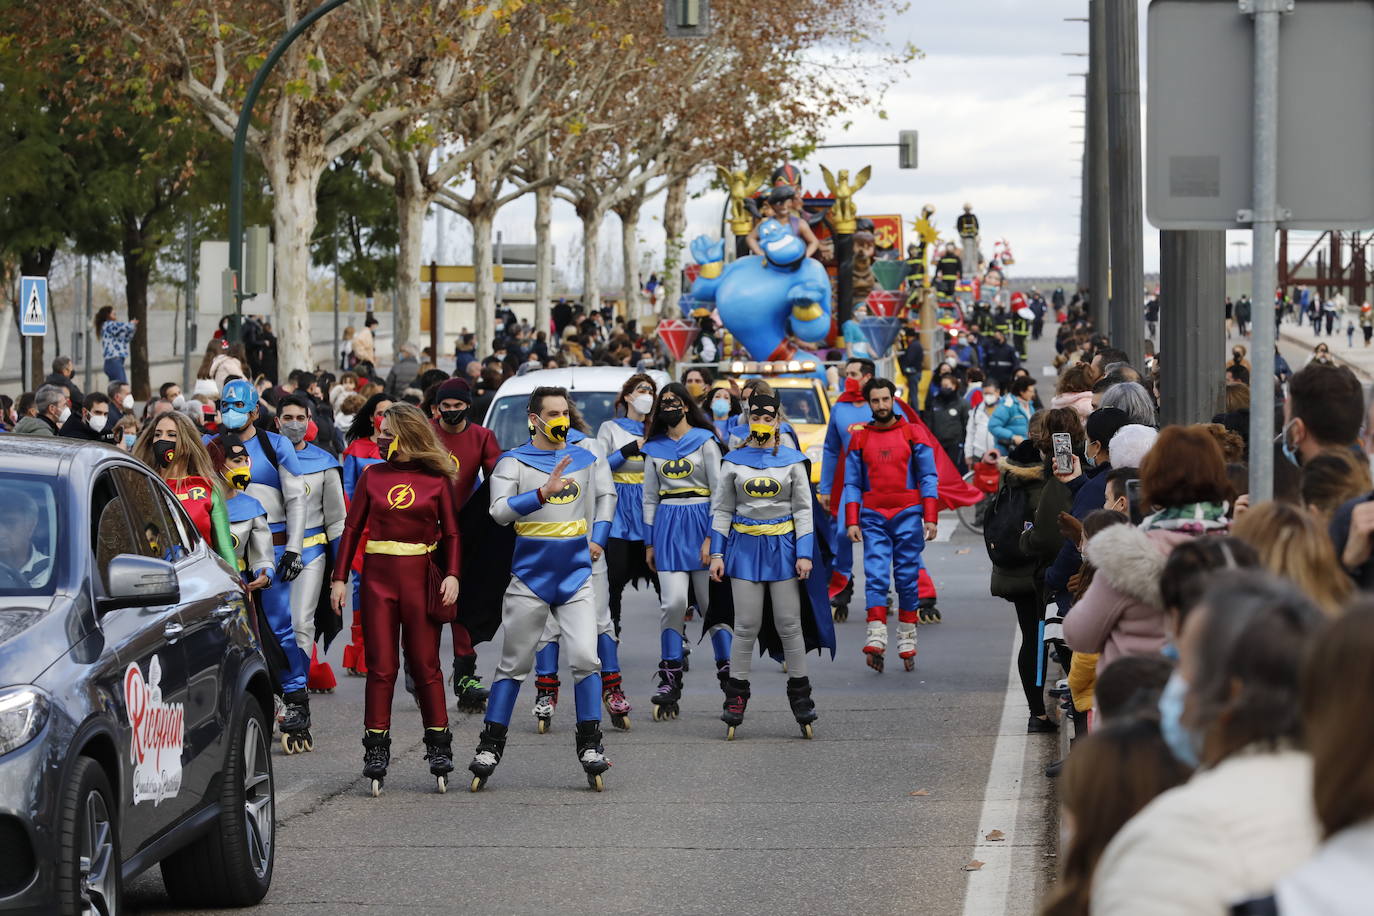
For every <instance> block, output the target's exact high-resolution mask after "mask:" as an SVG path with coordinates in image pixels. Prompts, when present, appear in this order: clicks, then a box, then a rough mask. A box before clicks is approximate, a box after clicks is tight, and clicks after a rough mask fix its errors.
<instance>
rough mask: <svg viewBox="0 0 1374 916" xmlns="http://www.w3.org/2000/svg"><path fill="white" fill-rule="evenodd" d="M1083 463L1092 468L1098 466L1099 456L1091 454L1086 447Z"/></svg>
mask: <svg viewBox="0 0 1374 916" xmlns="http://www.w3.org/2000/svg"><path fill="white" fill-rule="evenodd" d="M1083 463H1084V464H1085V465H1087V466H1088V467H1090V468H1095V467H1097V458H1096V457H1095V456H1093V455H1089V454H1088V452H1087V450H1086V449H1085V450H1084V451H1083Z"/></svg>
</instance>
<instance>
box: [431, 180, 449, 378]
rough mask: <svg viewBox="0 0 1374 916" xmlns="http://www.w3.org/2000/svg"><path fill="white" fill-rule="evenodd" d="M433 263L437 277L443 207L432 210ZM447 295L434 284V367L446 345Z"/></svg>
mask: <svg viewBox="0 0 1374 916" xmlns="http://www.w3.org/2000/svg"><path fill="white" fill-rule="evenodd" d="M434 263H435V268H434V271H435V275H436V277H437V275H438V272H439V268H438V265H440V264H443V263H444V208H443V207H435V208H434ZM447 293H448V291H447V290H446V289H445V288H444V285H443V284H442V283H439V282H437V281H436V282H435V284H434V296H435V300H434V338H435V344H434V365H435V366H438V365H439V360H440V359H441V358H442V356H443V349H444V347H445V346H447V343H446V342H445V340H444V338H445V336H446V332H447V330H448V328H446V327H445V321H444V319H445V318H447V317H448V316H447V315H446V314H445V313H446V312H447V311H448V302H447Z"/></svg>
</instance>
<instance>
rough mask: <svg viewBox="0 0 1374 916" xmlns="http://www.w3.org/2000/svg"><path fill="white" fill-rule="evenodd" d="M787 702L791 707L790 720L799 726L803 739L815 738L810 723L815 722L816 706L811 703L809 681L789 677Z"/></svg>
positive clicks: (804, 678)
mask: <svg viewBox="0 0 1374 916" xmlns="http://www.w3.org/2000/svg"><path fill="white" fill-rule="evenodd" d="M787 702H788V704H789V705H790V706H791V707H792V718H794V719H796V720H797V724H798V725H800V726H801V733H802V737H803V738H811V737H814V736H815V734H816V733H815V730H814V729H812V727H811V723H812V722H815V721H816V704H815V703H813V702H811V679H810V678H806V677H789V678H788V679H787Z"/></svg>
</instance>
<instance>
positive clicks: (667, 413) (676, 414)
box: [658, 409, 687, 426]
mask: <svg viewBox="0 0 1374 916" xmlns="http://www.w3.org/2000/svg"><path fill="white" fill-rule="evenodd" d="M658 415H659V416H660V417H662V418H663V422H664V423H666V424H668V425H669V426H677V425H678V424H679V423H681V422H682V418H683V417H685V416H687V414H686V412H684V411H683V410H681V409H677V410H661V411H659V414H658Z"/></svg>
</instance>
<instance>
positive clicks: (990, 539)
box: [983, 482, 1031, 567]
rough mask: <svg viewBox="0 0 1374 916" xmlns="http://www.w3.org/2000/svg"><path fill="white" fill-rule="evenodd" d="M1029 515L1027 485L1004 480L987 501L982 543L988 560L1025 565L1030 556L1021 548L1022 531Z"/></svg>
mask: <svg viewBox="0 0 1374 916" xmlns="http://www.w3.org/2000/svg"><path fill="white" fill-rule="evenodd" d="M1029 518H1030V503H1029V501H1028V500H1027V498H1026V488H1025V487H1013V486H1008V485H1007V484H1006V483H1005V482H1004V483H1003V484H1002V485H1001V486H1000V487H998V488H997V493H996V494H995V495H994V496H993V497H992V499H991V501H990V502H989V503H988V510H987V515H986V516H984V518H983V544H984V546H986V547H987V550H988V559H989V560H991V561H992V562H993V564H994V565H996V566H1001V567H1013V566H1024V565H1025V564H1027V563H1029V562H1030V559H1031V558H1030V557H1029V556H1027V555H1026V553H1025V552H1024V551H1023V550H1022V549H1021V532H1022V531H1024V530H1025V528H1026V522H1027V521H1028V520H1029Z"/></svg>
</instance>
